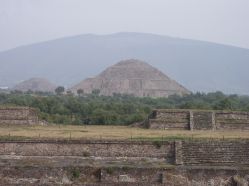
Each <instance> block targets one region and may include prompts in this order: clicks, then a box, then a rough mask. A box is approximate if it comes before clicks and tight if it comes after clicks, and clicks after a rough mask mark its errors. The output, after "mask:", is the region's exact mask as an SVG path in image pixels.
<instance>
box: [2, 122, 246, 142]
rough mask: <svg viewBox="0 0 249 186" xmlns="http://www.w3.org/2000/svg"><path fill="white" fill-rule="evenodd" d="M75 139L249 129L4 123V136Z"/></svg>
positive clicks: (232, 134)
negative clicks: (16, 124)
mask: <svg viewBox="0 0 249 186" xmlns="http://www.w3.org/2000/svg"><path fill="white" fill-rule="evenodd" d="M9 135H10V136H11V137H16V136H19V137H28V138H38V137H40V138H59V139H65V138H72V139H82V138H84V139H131V138H132V139H137V138H138V139H139V138H160V139H161V138H162V137H163V138H165V139H175V138H179V139H181V138H249V131H247V132H245V131H244V132H242V131H219V132H213V131H194V132H193V131H185V130H178V131H175V130H154V129H153V130H152V129H141V128H132V127H128V126H98V125H95V126H73V125H49V126H1V127H0V136H9Z"/></svg>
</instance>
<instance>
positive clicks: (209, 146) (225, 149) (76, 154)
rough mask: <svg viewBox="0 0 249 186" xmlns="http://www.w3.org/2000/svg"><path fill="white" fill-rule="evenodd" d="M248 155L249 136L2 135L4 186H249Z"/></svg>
mask: <svg viewBox="0 0 249 186" xmlns="http://www.w3.org/2000/svg"><path fill="white" fill-rule="evenodd" d="M248 157H249V140H244V141H239V140H232V141H222V140H218V141H214V140H212V141H206V140H193V141H175V142H174V141H164V142H160V143H158V142H157V143H155V142H150V141H143V142H139V141H81V140H70V141H68V140H26V141H6V140H1V141H0V185H8V184H9V185H63V184H64V185H67V184H68V185H70V184H71V185H72V184H73V185H113V186H114V185H144V186H147V185H148V186H149V185H189V186H190V185H214V186H216V185H217V186H218V185H229V184H230V185H238V183H240V184H241V183H243V184H245V185H248V181H249V159H248ZM243 184H242V185H243Z"/></svg>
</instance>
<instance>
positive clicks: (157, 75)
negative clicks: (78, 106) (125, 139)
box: [72, 59, 190, 97]
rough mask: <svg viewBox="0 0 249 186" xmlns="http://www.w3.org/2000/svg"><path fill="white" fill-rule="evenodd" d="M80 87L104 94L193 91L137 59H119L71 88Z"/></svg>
mask: <svg viewBox="0 0 249 186" xmlns="http://www.w3.org/2000/svg"><path fill="white" fill-rule="evenodd" d="M79 89H82V90H83V91H84V93H92V92H93V91H94V90H100V94H101V95H105V96H112V95H113V94H114V93H119V94H131V95H134V96H138V97H144V96H148V97H168V96H169V95H173V94H178V95H184V94H189V93H190V92H189V91H188V90H187V89H185V88H184V87H183V86H181V85H180V84H178V83H177V82H176V81H174V80H171V79H170V78H169V77H168V76H166V75H165V74H163V73H162V72H161V71H159V70H157V69H156V68H154V67H152V66H151V65H149V64H147V63H145V62H143V61H139V60H135V59H130V60H124V61H120V62H119V63H117V64H115V65H113V66H111V67H108V68H107V69H106V70H104V71H103V72H102V73H100V74H99V75H98V76H96V77H95V78H90V79H86V80H83V81H82V82H80V83H79V84H78V85H76V86H74V87H73V88H72V91H73V92H75V93H77V90H79Z"/></svg>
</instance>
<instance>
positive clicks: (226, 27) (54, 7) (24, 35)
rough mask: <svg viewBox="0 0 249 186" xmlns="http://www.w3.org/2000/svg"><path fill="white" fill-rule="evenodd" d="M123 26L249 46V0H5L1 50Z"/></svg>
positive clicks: (0, 10) (0, 14)
mask: <svg viewBox="0 0 249 186" xmlns="http://www.w3.org/2000/svg"><path fill="white" fill-rule="evenodd" d="M121 31H130V32H146V33H157V34H162V35H168V36H173V37H181V38H191V39H198V40H205V41H212V42H217V43H224V44H229V45H235V46H240V47H246V48H249V0H0V50H6V49H9V48H13V47H16V46H19V45H25V44H30V43H35V42H39V41H44V40H50V39H54V38H59V37H64V36H71V35H76V34H77V35H78V34H85V33H96V34H110V33H115V32H121Z"/></svg>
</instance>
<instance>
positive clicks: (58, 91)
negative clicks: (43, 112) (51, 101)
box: [55, 86, 65, 95]
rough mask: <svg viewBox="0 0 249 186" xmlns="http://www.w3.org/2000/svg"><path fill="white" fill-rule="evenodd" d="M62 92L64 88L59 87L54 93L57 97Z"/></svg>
mask: <svg viewBox="0 0 249 186" xmlns="http://www.w3.org/2000/svg"><path fill="white" fill-rule="evenodd" d="M64 91H65V88H64V87H63V86H59V87H57V88H56V89H55V93H56V94H57V95H62V94H63V92H64Z"/></svg>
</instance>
